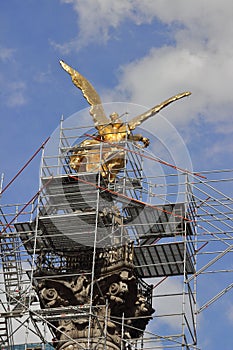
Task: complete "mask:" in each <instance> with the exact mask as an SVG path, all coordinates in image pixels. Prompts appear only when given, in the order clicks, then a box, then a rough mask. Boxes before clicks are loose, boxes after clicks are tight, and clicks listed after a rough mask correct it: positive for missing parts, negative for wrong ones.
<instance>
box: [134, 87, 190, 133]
mask: <svg viewBox="0 0 233 350" xmlns="http://www.w3.org/2000/svg"><path fill="white" fill-rule="evenodd" d="M189 95H191V92H189V91H186V92H183V93H181V94H178V95H175V96H172V97H170V98H169V99H167V100H165V101H164V102H162V103H160V104H159V105H157V106H155V107H153V108H151V109H149V111H147V112H145V113H143V114H140V115H138V116H137V117H135V118H133V119H131V120H130V121H129V123H128V126H129V129H130V130H134V129H135V128H136V126H139V125H140V124H142V123H143V122H144V121H145V120H147V119H148V118H150V117H153V115H155V114H157V113H159V112H160V111H161V109H163V108H164V107H167V106H168V105H169V104H170V103H172V102H174V101H177V100H179V99H180V98H183V97H186V96H189Z"/></svg>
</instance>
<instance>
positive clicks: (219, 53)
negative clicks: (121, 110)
mask: <svg viewBox="0 0 233 350" xmlns="http://www.w3.org/2000/svg"><path fill="white" fill-rule="evenodd" d="M232 37H233V22H232V2H231V1H230V0H225V1H224V2H220V1H218V0H206V1H203V0H195V1H194V0H190V1H184V0H173V1H168V0H155V1H153V0H132V1H126V0H123V1H122V0H118V1H113V0H96V1H94V0H86V1H84V0H81V1H78V0H60V1H59V0H40V1H36V0H24V1H19V0H9V1H1V3H0V64H1V65H0V118H1V128H0V130H1V138H0V142H1V147H0V172H1V173H4V174H5V180H4V181H5V184H6V183H7V182H8V181H9V180H10V179H11V178H12V177H13V176H14V175H15V173H16V172H17V171H18V169H19V168H20V167H21V166H22V165H23V164H24V163H25V162H26V160H27V159H28V158H30V157H31V155H32V154H33V153H34V151H35V150H36V149H37V148H38V147H39V146H40V145H41V144H42V142H43V141H44V140H45V139H46V138H47V137H48V136H49V135H50V134H51V133H52V132H53V130H54V129H56V127H57V125H58V123H59V120H60V118H61V116H62V115H63V116H64V118H65V119H66V118H68V117H69V116H70V115H72V114H73V113H75V112H77V111H79V110H81V109H83V108H86V107H87V103H86V101H85V100H84V98H83V96H82V94H81V93H80V91H79V90H77V88H75V87H74V86H73V85H72V83H71V81H70V79H69V77H68V76H67V74H66V73H65V72H64V71H63V70H62V69H61V67H60V65H59V60H60V59H64V60H65V61H67V62H68V63H69V64H70V65H72V66H73V67H75V68H76V69H78V70H79V71H80V72H81V73H82V74H83V75H84V76H86V77H87V78H88V79H89V80H90V81H91V82H92V83H93V85H94V86H95V88H96V89H97V91H98V92H99V94H100V96H101V97H102V100H103V102H106V103H107V102H119V101H120V102H121V101H123V102H130V103H136V104H140V105H143V106H146V107H148V108H150V107H152V106H153V105H155V104H157V103H159V102H161V101H163V100H165V99H166V98H168V97H170V96H172V95H174V94H176V93H178V92H182V91H186V90H189V91H192V95H191V96H190V97H189V98H187V99H185V100H182V101H179V102H177V103H176V104H173V105H171V106H170V107H168V108H167V109H166V110H164V111H163V113H162V115H163V117H165V118H167V120H168V121H169V122H170V123H172V124H173V126H174V127H175V128H176V130H177V132H178V133H179V134H180V136H181V138H182V139H183V140H184V143H185V145H186V147H187V149H188V152H189V154H190V157H191V160H192V166H193V168H194V169H195V170H196V171H199V170H210V169H224V168H232V160H233V159H232V151H233V141H232V131H233V123H232V110H233V99H232V90H233V86H232V85H233V60H232V57H233V41H232ZM80 122H81V121H80ZM146 123H147V124H146V125H147V126H146V128H147V129H148V130H150V132H151V133H152V134H155V135H156V132H158V130H160V126H159V123H160V121H159V119H158V121H155V120H149V121H147V122H146ZM156 123H158V124H156ZM168 142H169V141H168ZM170 142H171V141H170ZM170 146H172V144H170ZM177 157H178V156H177ZM178 158H179V157H178ZM180 162H181V163H180ZM177 163H178V164H181V165H182V161H181V160H179V159H178V160H177ZM38 165H39V158H38V159H37V160H35V161H34V162H33V163H32V164H31V166H30V167H29V168H28V169H27V170H26V171H25V173H24V175H23V177H22V176H21V178H20V179H19V180H18V181H17V183H16V185H14V186H12V187H11V188H10V189H9V190H8V192H7V194H6V195H5V196H4V197H3V198H2V201H3V202H5V203H6V202H16V201H21V200H22V201H26V200H28V199H29V198H30V197H31V196H32V195H33V194H34V193H35V191H36V189H37V188H38V174H39V170H38ZM229 295H231V297H232V292H230V293H229ZM228 300H229V299H228ZM221 303H222V301H221V302H219V303H218V305H217V306H216V309H217V311H216V313H215V314H213V315H215V316H212V315H211V317H215V318H216V323H215V326H216V332H213V331H212V330H211V328H213V325H212V324H211V325H210V326H209V329H208V323H209V322H210V321H209V318H208V315H207V316H206V317H205V316H203V319H204V320H206V323H205V322H204V321H203V329H204V332H202V337H201V340H202V344H200V346H201V347H203V349H204V348H205V349H211V350H215V349H220V348H223V347H222V346H221V339H220V337H221V338H223V337H225V340H226V342H227V344H226V345H225V347H224V349H225V350H226V349H230V348H231V344H232V340H230V339H229V341H228V340H227V339H228V338H230V336H231V333H230V330H232V327H233V310H232V306H231V314H230V316H229V317H227V316H226V313H224V316H223V315H222V316H221V315H220V313H221V310H223V309H224V308H221V305H222V304H221ZM224 305H226V304H224ZM227 305H229V304H227ZM214 307H215V306H213V308H214ZM224 312H226V310H225V311H224ZM218 315H220V316H218ZM218 318H219V320H220V321H219V324H218ZM222 319H224V321H225V324H224V329H225V331H224V330H223V325H222ZM218 332H219V333H218ZM204 333H205V334H206V337H207V338H208V339H207V340H206V339H204Z"/></svg>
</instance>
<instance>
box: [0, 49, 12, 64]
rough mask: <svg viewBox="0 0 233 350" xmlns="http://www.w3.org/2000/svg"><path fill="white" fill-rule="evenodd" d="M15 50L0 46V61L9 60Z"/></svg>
mask: <svg viewBox="0 0 233 350" xmlns="http://www.w3.org/2000/svg"><path fill="white" fill-rule="evenodd" d="M14 52H15V50H14V49H10V48H7V47H2V46H0V61H2V62H6V61H8V60H11V59H12V57H13V54H14Z"/></svg>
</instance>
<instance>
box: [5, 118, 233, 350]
mask: <svg viewBox="0 0 233 350" xmlns="http://www.w3.org/2000/svg"><path fill="white" fill-rule="evenodd" d="M90 133H91V131H90V127H82V128H74V127H72V128H67V127H64V125H63V122H61V125H60V130H59V140H58V143H57V147H50V146H51V145H50V144H49V142H48V144H47V145H46V147H43V148H42V152H43V153H42V160H41V167H40V187H39V191H38V192H37V193H36V195H35V196H34V197H33V198H32V199H30V200H29V201H28V202H27V203H25V204H17V205H9V204H6V205H1V225H2V229H1V237H0V239H1V241H0V251H1V269H2V272H3V279H2V281H1V287H0V293H1V305H0V307H1V311H0V312H1V316H0V342H1V349H11V350H13V349H14V345H15V344H19V342H21V343H25V344H27V343H28V344H30V343H37V342H38V343H40V344H41V345H40V347H41V348H47V347H48V346H51V347H52V346H54V347H56V348H59V347H61V348H62V344H58V340H57V338H58V334H59V335H61V338H60V339H63V340H64V339H65V340H66V341H68V343H69V342H70V343H69V344H73V345H72V346H76V347H74V349H82V348H88V349H110V348H111V349H113V348H114V349H184V348H185V349H199V348H200V347H199V345H198V338H197V319H198V315H199V314H200V313H201V312H202V311H203V310H205V309H206V308H207V307H208V306H210V305H211V304H212V303H214V302H215V301H216V300H218V299H219V298H220V297H221V296H223V295H224V294H226V293H227V292H228V291H229V290H230V289H231V288H232V287H233V284H232V283H230V281H231V280H230V277H232V272H233V270H232V267H231V264H230V259H229V256H230V254H231V253H232V249H233V236H232V233H233V225H232V218H233V210H232V209H233V200H232V194H230V193H229V192H230V184H232V181H233V176H232V175H233V170H221V171H209V172H201V173H198V174H197V173H195V174H194V173H191V172H188V171H185V170H182V169H175V168H174V166H171V167H170V166H169V164H167V163H165V162H164V164H163V165H162V169H163V173H161V172H160V173H157V172H156V171H155V172H154V174H153V176H147V175H146V174H147V166H149V167H150V174H151V173H153V171H151V169H153V164H154V163H156V162H157V161H159V160H158V158H155V157H154V156H152V155H151V154H150V153H149V152H147V151H145V149H142V148H140V147H138V145H137V144H136V143H134V142H129V141H127V140H125V141H123V142H120V143H117V144H114V146H113V145H109V144H107V143H102V142H99V144H97V145H96V146H95V147H89V148H88V149H87V150H88V152H89V154H93V155H94V156H95V157H93V158H92V157H90V159H96V154H98V155H99V156H98V158H97V159H98V161H97V162H96V164H94V167H93V166H92V169H93V168H95V171H93V170H92V171H86V168H85V167H83V168H80V170H79V171H78V172H76V171H74V170H73V169H72V168H71V167H70V155H71V154H72V152H73V149H74V145H75V150H76V151H77V150H79V148H78V147H79V145H80V144H81V142H83V140H84V139H85V138H88V137H90V136H83V135H90ZM92 137H95V136H92ZM113 147H114V152H111V157H112V158H113V159H114V157H120V158H121V159H123V161H124V167H123V168H120V169H119V170H118V171H117V176H116V178H115V179H114V181H110V180H109V181H108V179H106V178H103V176H101V173H102V171H103V155H104V154H106V152H109V148H111V150H112V148H113ZM86 162H87V161H86ZM171 169H172V170H171ZM226 188H227V191H228V193H226V190H225V189H226ZM122 261H124V269H125V270H127V269H128V270H127V271H129V270H130V268H132V269H133V271H134V274H135V276H136V279H137V286H138V287H137V288H138V289H140V291H142V294H141V295H142V296H143V298H144V299H143V302H144V303H146V305H151V307H152V306H153V308H154V309H155V312H154V313H153V314H152V315H151V316H150V317H149V316H148V314H145V316H143V315H141V316H140V317H139V318H140V322H144V323H145V326H146V325H147V323H148V322H149V321H150V322H149V323H148V326H147V328H146V330H144V329H143V327H142V326H141V323H140V322H138V319H136V318H135V319H133V320H132V317H129V315H127V313H121V316H120V317H119V319H117V318H116V317H115V318H112V319H111V320H110V316H109V314H108V300H107V299H106V297H105V295H104V291H105V290H104V288H105V287H104V283H102V284H101V280H100V279H99V280H98V278H99V277H98V276H100V271H101V273H102V272H103V271H104V269H105V270H106V271H108V272H106V276H107V278H109V276H110V272H109V271H110V269H112V270H111V274H113V273H114V271H115V270H116V269H118V268H119V264H121V263H122ZM74 271H75V272H74ZM83 271H85V278H87V279H88V280H90V281H91V283H90V288H89V299H88V300H89V301H88V303H86V302H85V300H87V299H85V295H84V294H83V295H81V296H80V295H79V298H80V300H78V302H77V298H76V300H75V303H74V305H68V303H67V300H66V297H67V295H68V297H67V298H70V299H72V298H73V297H72V295H71V293H70V290H71V289H72V288H73V289H72V290H74V288H76V289H77V290H78V283H79V282H80V283H82V285H83V284H85V283H86V282H85V279H84V277H83ZM226 273H227V274H226ZM216 274H218V275H224V276H226V275H227V276H230V277H229V278H225V277H224V279H222V280H221V287H220V286H219V287H220V288H219V289H218V290H217V289H216V290H214V289H213V290H212V291H210V292H206V293H204V295H205V298H206V299H205V300H204V299H202V300H200V299H199V298H198V293H197V285H199V284H200V286H202V279H206V278H207V279H209V278H211V276H213V275H214V276H215V275H216ZM97 277H98V278H97ZM124 278H125V279H126V277H124ZM74 279H75V281H76V282H77V281H78V282H77V284H76V285H75V287H74V286H72V287H71V281H74ZM45 280H46V282H44V281H45ZM64 280H65V282H62V281H64ZM97 280H98V283H97V282H96V281H97ZM122 280H123V281H124V279H122ZM199 281H200V282H199ZM72 283H73V282H72ZM113 284H114V283H112V285H113ZM123 284H124V283H123V282H122V285H123ZM57 285H59V286H60V287H59V288H63V289H62V290H63V294H64V295H63V299H64V301H61V300H60V299H61V297H59V298H60V299H59V300H60V301H59V302H60V304H59V306H57V304H56V303H57V300H58V299H57V297H56V298H55V296H54V294H55V293H56V290H55V289H56V288H55V287H56V286H57ZM61 285H62V287H61ZM46 288H47V289H49V291H50V294H48V293H47V290H46ZM97 289H98V290H97ZM78 291H79V290H78ZM211 292H212V294H211ZM46 293H47V294H46ZM69 293H70V294H69ZM114 293H115V291H112V295H113V296H114V295H118V294H114ZM45 294H46V295H45ZM98 294H102V299H101V301H102V303H103V305H101V304H100V303H99V302H98V303H97V302H96V298H97V297H96V295H98ZM65 295H66V296H65ZM45 299H46V305H43V303H42V300H45ZM143 302H142V303H143ZM62 303H63V304H62ZM61 305H62V306H61ZM168 306H169V307H168ZM99 310H102V311H103V310H104V312H105V313H103V312H102V315H101V316H100V313H99V312H100V311H99ZM143 318H144V321H143V320H142V319H143ZM71 319H75V320H79V321H77V323H78V322H79V324H81V321H80V320H82V322H86V323H87V326H86V328H85V331H83V338H80V339H77V337H73V335H72V332H71V333H69V334H70V335H67V332H66V328H65V326H63V328H62V327H61V321H62V322H63V323H62V324H63V325H65V324H69V322H70V320H71ZM109 321H111V322H115V323H118V326H117V327H118V328H119V329H120V331H121V334H120V335H119V339H120V343H119V344H118V345H117V344H116V343H114V344H115V345H114V346H113V345H110V343H109V338H108V337H107V333H108V328H109ZM93 324H94V325H95V327H96V328H95V329H98V332H96V331H95V333H94V330H93V329H94V328H93V327H94V326H93ZM174 324H175V327H174ZM169 325H170V326H169ZM22 330H23V333H24V337H22ZM98 346H99V348H98ZM111 346H113V347H111ZM28 348H30V346H29V345H28Z"/></svg>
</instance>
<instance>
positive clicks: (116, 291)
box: [35, 244, 154, 350]
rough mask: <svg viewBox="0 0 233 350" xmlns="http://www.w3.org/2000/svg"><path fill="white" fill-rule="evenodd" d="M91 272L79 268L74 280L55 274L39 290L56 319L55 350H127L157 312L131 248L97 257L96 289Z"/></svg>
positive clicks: (73, 277)
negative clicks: (139, 273)
mask: <svg viewBox="0 0 233 350" xmlns="http://www.w3.org/2000/svg"><path fill="white" fill-rule="evenodd" d="M69 264H70V261H69ZM90 272H91V271H88V270H87V271H82V272H81V271H80V270H79V268H78V266H77V263H75V268H74V271H73V275H72V276H66V275H64V276H63V275H60V276H57V275H56V277H55V278H53V277H52V271H51V276H50V277H49V278H48V277H47V278H42V279H41V282H39V283H38V284H37V285H36V286H35V289H36V291H37V294H38V296H39V299H40V303H41V307H42V308H44V309H47V310H50V313H51V315H53V314H54V313H55V314H56V317H55V316H54V319H53V317H52V316H51V323H52V324H53V325H54V326H55V327H56V329H55V330H54V334H55V339H54V344H53V345H54V346H55V348H57V349H63V350H71V349H73V350H76V349H83V348H87V347H89V348H90V349H97V350H100V349H104V348H105V349H108V350H119V349H120V348H121V349H127V348H128V345H127V341H129V340H132V339H134V338H138V337H140V336H141V335H142V334H143V332H144V330H145V327H146V325H147V323H148V322H149V320H150V318H151V315H152V313H153V312H154V310H153V308H152V300H151V287H150V286H148V285H147V286H146V287H145V285H144V286H142V285H141V284H140V281H139V280H138V279H137V276H136V275H135V271H134V265H133V247H132V245H131V244H126V245H124V246H119V247H114V248H109V249H105V250H102V251H98V252H97V257H96V274H95V280H94V284H93V285H92V284H91V273H90ZM48 273H49V272H48ZM37 275H40V272H38V273H37ZM59 310H60V312H59Z"/></svg>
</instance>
